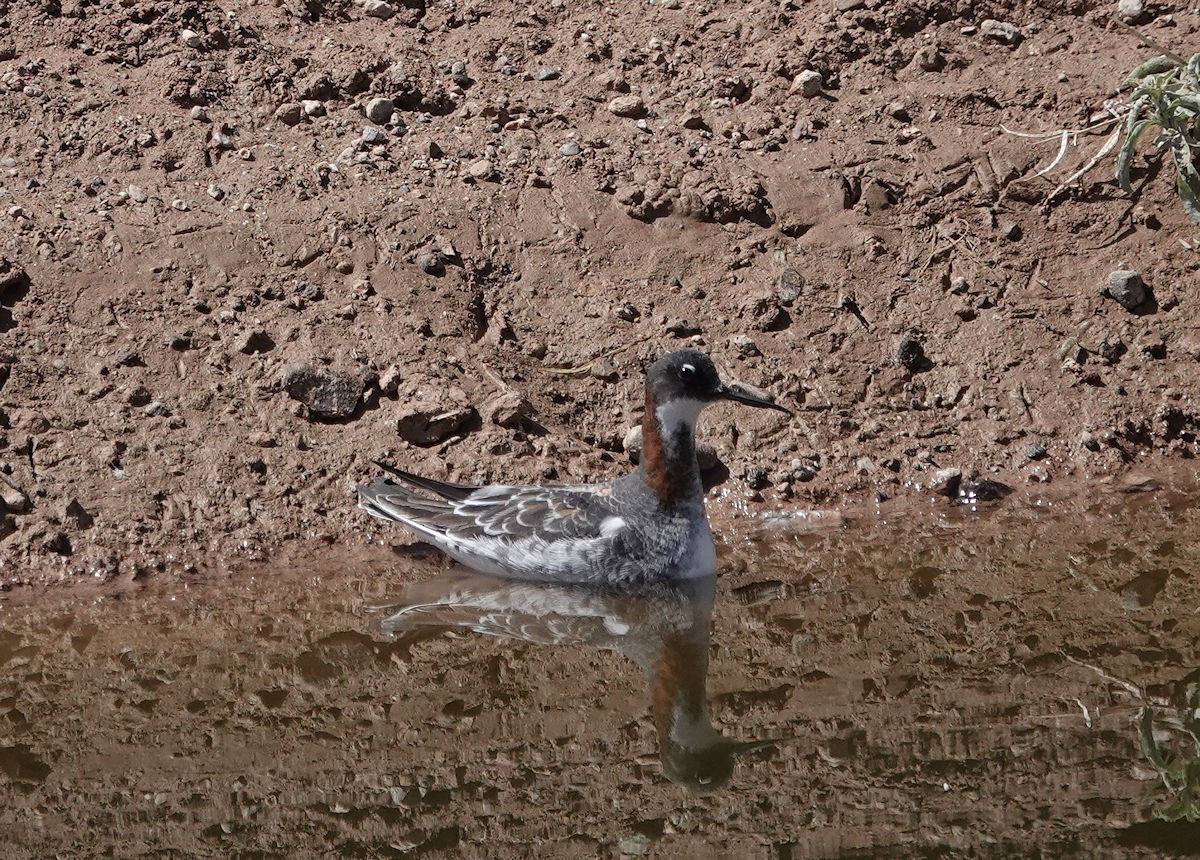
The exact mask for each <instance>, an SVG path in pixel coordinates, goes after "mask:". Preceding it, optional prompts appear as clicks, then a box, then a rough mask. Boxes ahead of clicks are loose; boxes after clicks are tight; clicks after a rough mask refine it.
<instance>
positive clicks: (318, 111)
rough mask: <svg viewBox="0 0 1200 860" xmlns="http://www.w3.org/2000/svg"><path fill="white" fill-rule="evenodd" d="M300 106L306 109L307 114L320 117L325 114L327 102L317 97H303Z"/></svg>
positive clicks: (305, 113)
mask: <svg viewBox="0 0 1200 860" xmlns="http://www.w3.org/2000/svg"><path fill="white" fill-rule="evenodd" d="M300 108H301V109H302V110H303V111H304V115H305V116H310V117H318V116H325V104H324V102H319V101H317V100H316V99H303V100H301V102H300Z"/></svg>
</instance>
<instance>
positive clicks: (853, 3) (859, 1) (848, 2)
mask: <svg viewBox="0 0 1200 860" xmlns="http://www.w3.org/2000/svg"><path fill="white" fill-rule="evenodd" d="M866 5H867V0H835V2H834V4H833V8H835V9H837V10H838V11H839V12H853V11H854V10H855V9H861V8H863V7H864V6H866Z"/></svg>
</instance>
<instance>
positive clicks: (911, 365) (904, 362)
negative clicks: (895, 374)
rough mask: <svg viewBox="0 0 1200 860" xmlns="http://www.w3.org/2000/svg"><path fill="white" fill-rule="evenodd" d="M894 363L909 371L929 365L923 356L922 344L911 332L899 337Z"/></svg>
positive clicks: (912, 371)
mask: <svg viewBox="0 0 1200 860" xmlns="http://www.w3.org/2000/svg"><path fill="white" fill-rule="evenodd" d="M896 364H898V365H900V366H901V367H903V368H904V369H905V370H907V371H909V372H910V373H916V372H917V371H918V370H923V369H925V368H927V367H929V366H930V361H929V359H928V358H926V357H925V346H924V344H922V343H921V341H920V340H918V339H917V337H916V336H914V335H911V334H906V335H905V336H904V337H902V338H900V343H899V344H897V345H896Z"/></svg>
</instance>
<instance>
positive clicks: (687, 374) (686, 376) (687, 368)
mask: <svg viewBox="0 0 1200 860" xmlns="http://www.w3.org/2000/svg"><path fill="white" fill-rule="evenodd" d="M679 378H680V379H682V380H683V381H684V382H691V381H692V380H693V379H695V378H696V368H695V367H694V366H692V365H690V364H685V365H683V367H681V368H679Z"/></svg>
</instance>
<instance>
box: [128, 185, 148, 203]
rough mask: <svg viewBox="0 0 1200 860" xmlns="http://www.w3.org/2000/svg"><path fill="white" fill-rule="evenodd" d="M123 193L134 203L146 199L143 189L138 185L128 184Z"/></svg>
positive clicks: (142, 201)
mask: <svg viewBox="0 0 1200 860" xmlns="http://www.w3.org/2000/svg"><path fill="white" fill-rule="evenodd" d="M125 193H127V194H128V195H129V199H130V200H132V201H133V202H134V203H145V202H146V200H147V199H148V197H147V194H146V192H145V190H143V188H142V187H141V186H140V185H130V186H129V187H128V188H126V189H125Z"/></svg>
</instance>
